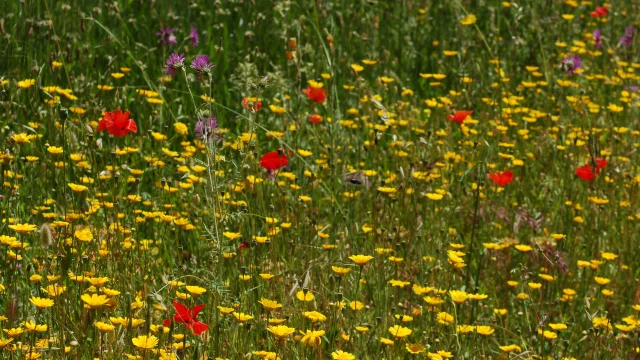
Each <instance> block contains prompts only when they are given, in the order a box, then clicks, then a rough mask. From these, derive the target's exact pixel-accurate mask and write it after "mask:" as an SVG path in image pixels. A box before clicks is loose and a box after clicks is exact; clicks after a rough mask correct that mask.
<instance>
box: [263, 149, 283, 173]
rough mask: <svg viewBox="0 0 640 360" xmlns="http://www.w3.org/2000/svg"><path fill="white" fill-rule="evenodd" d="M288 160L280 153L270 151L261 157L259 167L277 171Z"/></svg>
mask: <svg viewBox="0 0 640 360" xmlns="http://www.w3.org/2000/svg"><path fill="white" fill-rule="evenodd" d="M288 163H289V159H287V157H286V156H285V155H284V154H283V153H282V151H272V152H268V153H266V154H264V155H262V158H261V159H260V166H262V167H263V168H265V169H267V170H277V169H280V168H281V167H283V166H285V165H287V164H288Z"/></svg>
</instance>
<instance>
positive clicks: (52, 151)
mask: <svg viewBox="0 0 640 360" xmlns="http://www.w3.org/2000/svg"><path fill="white" fill-rule="evenodd" d="M63 151H64V150H63V149H62V148H61V147H58V146H49V147H48V148H47V152H48V153H49V154H52V155H58V154H62V152H63Z"/></svg>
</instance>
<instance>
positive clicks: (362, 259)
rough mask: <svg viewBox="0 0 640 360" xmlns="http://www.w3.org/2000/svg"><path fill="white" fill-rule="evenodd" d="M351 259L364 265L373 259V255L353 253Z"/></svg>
mask: <svg viewBox="0 0 640 360" xmlns="http://www.w3.org/2000/svg"><path fill="white" fill-rule="evenodd" d="M349 259H351V261H353V262H354V263H356V264H358V265H360V266H362V265H364V264H366V263H368V262H369V261H371V259H373V256H370V255H351V256H349Z"/></svg>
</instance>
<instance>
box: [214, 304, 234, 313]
mask: <svg viewBox="0 0 640 360" xmlns="http://www.w3.org/2000/svg"><path fill="white" fill-rule="evenodd" d="M218 310H220V313H222V315H229V314H231V313H232V312H233V311H234V309H233V308H231V307H224V306H218Z"/></svg>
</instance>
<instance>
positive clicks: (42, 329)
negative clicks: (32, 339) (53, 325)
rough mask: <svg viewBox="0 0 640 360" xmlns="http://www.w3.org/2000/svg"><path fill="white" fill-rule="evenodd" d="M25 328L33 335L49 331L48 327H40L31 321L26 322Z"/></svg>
mask: <svg viewBox="0 0 640 360" xmlns="http://www.w3.org/2000/svg"><path fill="white" fill-rule="evenodd" d="M24 327H25V329H27V332H30V333H33V332H45V331H47V329H48V326H47V325H46V324H45V325H38V324H36V323H35V322H33V321H31V320H29V321H25V322H24Z"/></svg>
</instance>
